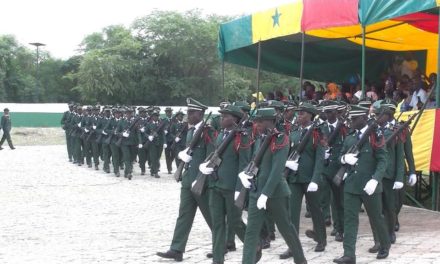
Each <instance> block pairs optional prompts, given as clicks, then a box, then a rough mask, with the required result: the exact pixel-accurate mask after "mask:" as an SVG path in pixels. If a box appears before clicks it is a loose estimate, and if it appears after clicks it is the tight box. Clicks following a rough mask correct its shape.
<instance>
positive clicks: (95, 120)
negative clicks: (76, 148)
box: [87, 105, 101, 170]
mask: <svg viewBox="0 0 440 264" xmlns="http://www.w3.org/2000/svg"><path fill="white" fill-rule="evenodd" d="M100 111H101V107H100V106H99V105H95V106H94V107H93V110H92V116H91V117H90V119H89V120H90V121H89V127H90V128H89V129H90V133H91V134H90V136H89V137H87V140H88V141H89V143H90V144H91V147H92V157H93V164H94V165H95V170H99V156H100V150H99V144H98V142H96V138H97V136H96V135H97V133H96V130H97V128H98V125H99V123H100V121H101V117H100V116H99V112H100Z"/></svg>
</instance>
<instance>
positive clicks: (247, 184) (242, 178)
mask: <svg viewBox="0 0 440 264" xmlns="http://www.w3.org/2000/svg"><path fill="white" fill-rule="evenodd" d="M238 178H240V181H241V184H243V187H244V188H246V189H249V188H251V182H250V181H249V180H250V179H252V176H249V175H247V174H246V173H244V171H242V172H240V173H239V174H238Z"/></svg>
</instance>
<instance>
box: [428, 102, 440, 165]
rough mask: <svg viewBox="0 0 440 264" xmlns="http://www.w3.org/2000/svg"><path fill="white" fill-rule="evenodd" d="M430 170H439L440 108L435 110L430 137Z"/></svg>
mask: <svg viewBox="0 0 440 264" xmlns="http://www.w3.org/2000/svg"><path fill="white" fill-rule="evenodd" d="M430 170H431V171H436V172H440V109H437V110H436V112H435V125H434V137H433V138H432V152H431V167H430Z"/></svg>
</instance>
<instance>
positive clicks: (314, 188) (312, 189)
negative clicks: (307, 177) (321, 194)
mask: <svg viewBox="0 0 440 264" xmlns="http://www.w3.org/2000/svg"><path fill="white" fill-rule="evenodd" d="M317 190H318V184H316V183H314V182H310V183H309V186H308V187H307V192H316V191H317Z"/></svg>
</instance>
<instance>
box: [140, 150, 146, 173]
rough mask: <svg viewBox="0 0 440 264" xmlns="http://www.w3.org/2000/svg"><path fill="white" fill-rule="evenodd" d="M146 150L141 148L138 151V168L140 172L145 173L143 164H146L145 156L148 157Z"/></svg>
mask: <svg viewBox="0 0 440 264" xmlns="http://www.w3.org/2000/svg"><path fill="white" fill-rule="evenodd" d="M147 153H148V149H145V148H141V149H138V155H139V167H140V168H141V171H142V172H145V164H146V163H147V156H148V154H147Z"/></svg>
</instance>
